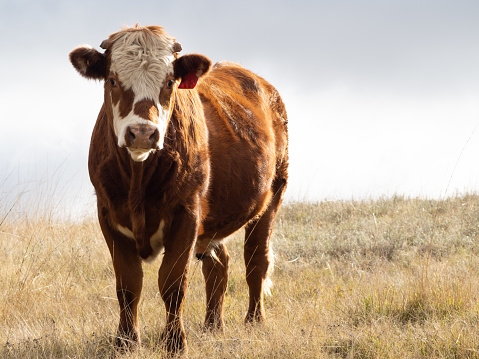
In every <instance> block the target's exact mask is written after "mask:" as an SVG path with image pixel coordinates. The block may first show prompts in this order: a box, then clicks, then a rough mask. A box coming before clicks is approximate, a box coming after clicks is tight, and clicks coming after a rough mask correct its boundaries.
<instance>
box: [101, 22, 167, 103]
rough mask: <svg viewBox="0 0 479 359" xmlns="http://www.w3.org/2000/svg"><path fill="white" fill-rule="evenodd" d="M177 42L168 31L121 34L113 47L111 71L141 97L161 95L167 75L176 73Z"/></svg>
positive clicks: (126, 86) (115, 39)
mask: <svg viewBox="0 0 479 359" xmlns="http://www.w3.org/2000/svg"><path fill="white" fill-rule="evenodd" d="M174 43H175V40H174V38H172V37H171V36H169V35H168V34H166V33H164V34H150V33H145V32H142V31H132V32H124V33H118V34H116V35H115V38H114V39H113V43H112V47H111V66H110V71H111V72H113V73H115V74H116V75H117V76H118V78H119V80H120V81H121V83H122V85H123V87H124V88H125V89H127V90H128V89H131V90H133V92H134V94H135V97H136V98H137V99H141V98H152V99H153V98H157V96H158V93H159V90H160V86H161V84H162V83H163V82H164V80H165V78H166V76H167V75H169V74H172V73H173V61H174V59H175V58H174V52H173V45H174Z"/></svg>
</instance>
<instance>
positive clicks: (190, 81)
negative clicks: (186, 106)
mask: <svg viewBox="0 0 479 359" xmlns="http://www.w3.org/2000/svg"><path fill="white" fill-rule="evenodd" d="M197 82H198V76H196V71H195V70H191V71H190V72H189V73H188V74H186V75H185V76H183V78H182V79H181V83H180V86H178V88H180V89H190V90H191V89H194V88H195V86H196V83H197Z"/></svg>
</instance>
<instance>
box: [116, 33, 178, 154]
mask: <svg viewBox="0 0 479 359" xmlns="http://www.w3.org/2000/svg"><path fill="white" fill-rule="evenodd" d="M173 44H174V39H173V38H171V37H170V36H169V35H167V34H165V35H164V36H158V35H154V36H153V35H145V34H144V33H143V32H140V31H138V32H126V33H123V34H122V35H121V37H119V38H116V39H115V40H114V43H113V45H112V47H111V65H110V77H109V79H108V81H107V85H108V86H109V87H110V92H111V99H112V104H111V105H112V110H113V129H114V132H115V135H116V137H117V141H118V146H119V147H127V148H128V152H129V154H130V156H131V158H132V159H133V160H134V161H138V162H141V161H144V160H146V159H147V158H148V156H149V155H150V153H152V152H154V151H155V150H156V149H160V150H161V149H162V148H163V144H164V138H165V134H166V130H167V126H168V121H169V118H170V112H171V109H170V96H171V91H172V85H173V84H174V81H173V80H174V79H173V61H174V59H175V58H174V55H173V50H172V48H173ZM139 126H142V128H148V130H149V131H152V130H157V131H158V136H156V137H157V138H158V141H157V143H154V144H153V145H152V146H151V148H147V147H149V146H143V145H142V146H138V145H136V144H135V143H133V144H131V143H128V138H129V137H128V136H130V132H129V130H130V129H131V128H133V127H136V128H138V127H139ZM156 137H155V138H156ZM155 142H156V141H155Z"/></svg>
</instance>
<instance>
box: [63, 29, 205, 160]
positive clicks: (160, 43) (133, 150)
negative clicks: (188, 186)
mask: <svg viewBox="0 0 479 359" xmlns="http://www.w3.org/2000/svg"><path fill="white" fill-rule="evenodd" d="M101 47H102V48H103V49H105V52H104V53H101V52H98V51H97V50H95V49H93V48H91V47H89V46H82V47H79V48H77V49H75V50H73V51H72V52H71V53H70V61H71V63H72V64H73V66H74V67H75V69H76V70H77V71H78V72H79V73H80V74H81V75H82V76H84V77H86V78H89V79H97V80H103V81H105V109H106V112H107V116H108V120H109V121H110V124H111V128H112V129H113V131H114V133H115V136H116V140H117V144H118V146H119V147H126V148H127V150H128V152H129V154H130V156H131V158H132V159H133V160H134V161H137V162H142V161H144V160H146V159H147V158H148V156H149V155H150V153H152V152H154V151H155V150H161V149H162V148H163V144H164V138H165V134H166V131H167V127H168V123H169V120H170V117H171V114H172V109H173V105H174V93H175V91H177V90H178V88H179V89H192V88H194V87H195V86H196V82H197V81H198V78H199V77H201V76H203V75H204V74H205V73H206V72H208V70H209V68H210V66H211V61H210V60H209V59H208V58H206V57H205V56H203V55H197V54H191V55H184V56H181V57H179V55H178V52H179V51H180V50H181V45H180V44H179V43H177V42H176V41H175V39H174V38H172V37H171V36H170V35H168V34H167V33H166V32H165V31H163V29H162V28H160V27H156V26H150V27H139V26H136V27H134V28H129V29H125V30H123V31H120V32H117V33H115V34H113V35H111V36H110V37H109V38H108V39H107V40H105V41H103V42H102V44H101Z"/></svg>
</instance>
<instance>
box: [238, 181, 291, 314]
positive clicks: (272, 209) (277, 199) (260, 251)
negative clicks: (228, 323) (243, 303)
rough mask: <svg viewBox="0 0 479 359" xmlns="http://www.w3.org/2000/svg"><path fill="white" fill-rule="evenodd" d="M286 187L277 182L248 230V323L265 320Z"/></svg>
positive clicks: (246, 255) (245, 250)
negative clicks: (274, 238) (275, 235)
mask: <svg viewBox="0 0 479 359" xmlns="http://www.w3.org/2000/svg"><path fill="white" fill-rule="evenodd" d="M284 190H285V181H275V183H274V184H273V198H272V200H271V203H270V204H269V207H268V208H267V210H266V211H265V212H264V213H263V215H262V216H261V217H260V218H259V219H257V220H255V221H253V222H251V223H249V224H248V226H247V227H246V231H245V246H244V260H245V264H246V282H247V283H248V287H249V306H248V312H247V314H246V318H245V322H246V323H250V322H261V321H263V320H264V307H263V294H264V293H265V292H266V293H267V292H268V291H269V288H270V286H271V280H270V279H269V278H268V275H269V274H271V272H272V270H273V251H272V248H271V233H272V231H273V222H274V218H275V216H276V213H277V212H278V209H279V206H280V204H281V201H282V198H283V192H284Z"/></svg>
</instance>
